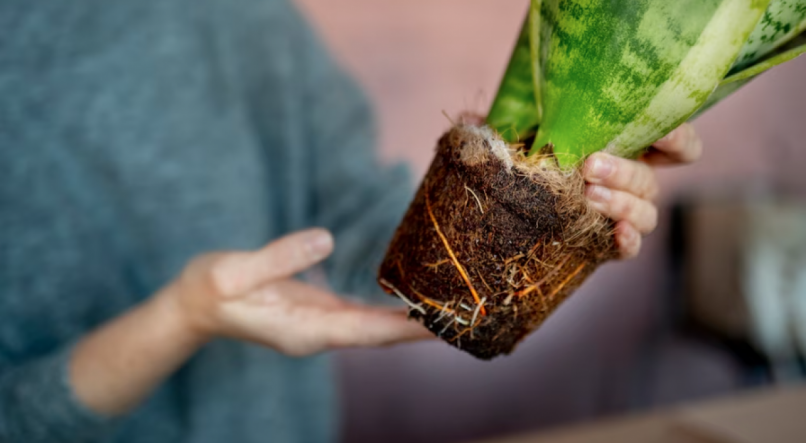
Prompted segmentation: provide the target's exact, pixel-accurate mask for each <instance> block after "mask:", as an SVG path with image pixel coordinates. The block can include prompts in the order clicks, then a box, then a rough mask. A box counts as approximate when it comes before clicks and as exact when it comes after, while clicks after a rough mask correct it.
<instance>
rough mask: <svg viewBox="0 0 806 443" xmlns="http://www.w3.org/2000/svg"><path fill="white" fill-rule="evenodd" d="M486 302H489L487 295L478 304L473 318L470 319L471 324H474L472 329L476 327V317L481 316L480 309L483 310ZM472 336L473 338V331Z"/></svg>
mask: <svg viewBox="0 0 806 443" xmlns="http://www.w3.org/2000/svg"><path fill="white" fill-rule="evenodd" d="M485 302H487V297H484V298H482V299H481V303H479V304H478V305H476V310H475V311H473V318H471V319H470V324H471V325H473V326H471V329H475V327H476V319H477V318H478V316H479V311H480V310H481V308H483V307H484V303H485ZM470 338H473V331H470Z"/></svg>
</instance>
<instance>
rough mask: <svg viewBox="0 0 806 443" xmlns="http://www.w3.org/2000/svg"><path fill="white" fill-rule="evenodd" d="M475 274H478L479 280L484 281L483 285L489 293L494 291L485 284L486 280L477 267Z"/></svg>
mask: <svg viewBox="0 0 806 443" xmlns="http://www.w3.org/2000/svg"><path fill="white" fill-rule="evenodd" d="M476 275H478V276H479V280H481V282H482V283H484V286H485V287H486V288H487V290H488V291H490V294H492V293H493V292H494V291H493V288H491V287H490V285H488V284H487V281H486V280H484V276H483V275H481V272H479V270H478V269H476Z"/></svg>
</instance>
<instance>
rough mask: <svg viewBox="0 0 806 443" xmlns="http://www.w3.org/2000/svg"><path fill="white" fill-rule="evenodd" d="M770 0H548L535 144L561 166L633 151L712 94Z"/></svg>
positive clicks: (543, 11) (624, 155)
mask: <svg viewBox="0 0 806 443" xmlns="http://www.w3.org/2000/svg"><path fill="white" fill-rule="evenodd" d="M768 3H769V1H760V0H678V1H674V2H671V1H667V0H621V1H609V2H602V1H597V0H562V1H560V0H545V1H544V2H543V8H542V10H541V13H542V14H541V15H542V17H543V23H542V25H543V26H545V27H546V28H547V29H550V30H551V32H550V34H549V37H548V41H547V42H542V44H545V45H548V55H547V59H546V61H545V63H544V65H543V75H544V82H545V89H544V91H543V108H544V115H543V122H542V125H541V127H540V129H539V132H538V136H537V141H536V143H535V147H534V149H540V147H542V146H543V145H545V144H549V143H550V144H552V145H553V146H554V153H555V155H556V157H557V160H558V162H559V163H560V165H561V166H562V167H564V168H568V167H573V166H575V165H577V164H579V162H581V160H582V159H584V158H585V157H586V156H587V155H589V154H591V153H593V152H596V151H601V150H607V151H608V152H611V153H613V154H616V155H619V156H623V157H634V156H636V155H638V154H639V153H640V152H642V150H643V149H644V148H645V147H646V146H648V145H649V144H651V143H652V142H654V141H655V140H657V139H658V138H660V137H662V136H663V135H664V134H666V133H668V132H669V131H670V130H672V129H673V128H675V127H676V126H677V125H679V124H680V123H682V122H683V121H685V120H686V119H687V118H688V117H689V116H690V115H691V114H693V113H694V111H696V110H697V108H699V107H700V106H701V105H702V104H703V103H704V102H705V100H706V99H707V98H708V96H709V95H711V93H712V92H713V91H714V89H715V88H716V86H717V85H718V84H719V82H720V80H721V79H722V78H723V77H724V76H725V74H726V73H727V72H728V69H729V68H730V67H731V65H732V64H733V61H734V60H735V58H736V55H737V54H738V53H739V50H740V49H741V48H742V46H743V43H744V42H745V41H746V40H747V37H748V36H749V35H750V33H751V31H752V30H753V29H754V27H755V25H756V24H757V23H758V21H759V19H760V17H761V15H762V13H763V12H764V10H765V9H766V7H767V5H768ZM544 35H545V34H544Z"/></svg>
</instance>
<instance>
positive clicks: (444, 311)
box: [434, 303, 450, 323]
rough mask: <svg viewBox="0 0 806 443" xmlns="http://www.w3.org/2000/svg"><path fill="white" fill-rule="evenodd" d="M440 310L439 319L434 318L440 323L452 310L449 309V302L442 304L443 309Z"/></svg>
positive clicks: (435, 321)
mask: <svg viewBox="0 0 806 443" xmlns="http://www.w3.org/2000/svg"><path fill="white" fill-rule="evenodd" d="M439 312H440V314H439V317H437V319H436V320H434V323H439V321H440V320H442V319H443V318H445V316H446V315H448V314H450V311H449V310H448V304H447V303H445V304H444V305H442V310H441V311H439Z"/></svg>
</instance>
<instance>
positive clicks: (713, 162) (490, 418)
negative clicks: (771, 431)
mask: <svg viewBox="0 0 806 443" xmlns="http://www.w3.org/2000/svg"><path fill="white" fill-rule="evenodd" d="M298 3H299V4H300V7H301V8H302V9H303V11H304V12H305V13H306V14H307V16H308V17H309V18H310V20H311V21H312V22H313V23H314V25H315V26H316V27H317V28H318V29H319V31H320V34H322V36H323V37H324V38H325V40H326V41H327V43H328V45H329V47H330V48H331V50H332V51H333V52H334V53H335V55H336V57H337V58H338V59H339V60H340V62H341V64H342V65H343V66H344V67H345V68H347V69H348V70H349V71H350V72H351V73H352V74H353V75H355V76H356V77H357V78H358V79H359V81H360V82H361V83H362V84H363V86H364V88H365V89H366V90H367V91H368V92H369V94H370V96H371V97H372V99H373V101H374V104H375V106H376V109H377V111H378V115H379V122H380V134H381V138H380V145H379V147H378V149H379V150H380V152H381V155H382V157H383V158H384V160H385V161H397V160H405V161H408V162H410V163H411V164H412V165H413V168H414V170H415V172H416V176H417V178H419V177H421V176H422V174H423V173H424V171H425V168H426V166H427V165H428V162H429V161H430V159H431V155H432V152H433V147H434V145H435V142H436V140H437V138H438V137H439V136H440V134H441V133H442V132H443V131H445V130H446V129H447V128H448V126H449V122H448V120H447V118H446V117H445V116H443V114H442V112H443V111H445V112H446V113H447V114H448V115H456V114H458V113H460V112H462V111H466V110H471V111H479V112H485V111H486V109H487V107H488V105H489V103H490V100H491V98H492V97H493V95H494V94H495V91H496V88H497V82H498V80H499V79H500V77H501V75H502V74H503V71H504V68H505V64H506V61H507V59H508V57H509V52H510V49H511V47H512V46H513V43H514V41H515V37H516V34H517V31H518V28H519V26H520V23H521V20H522V18H523V16H524V13H525V11H526V7H527V4H528V2H527V1H526V0H509V1H506V2H502V1H498V0H429V1H427V2H426V1H411V0H408V1H405V0H384V1H382V2H379V1H372V0H298ZM804 80H806V57H801V58H800V59H798V60H796V61H794V62H791V63H789V64H786V65H784V66H782V67H779V68H776V69H774V70H772V71H771V72H769V73H767V74H765V75H763V76H762V77H761V78H759V79H757V80H755V81H754V82H752V83H751V84H750V85H749V86H747V87H745V88H744V89H742V90H741V91H740V92H739V93H737V94H735V95H734V96H732V97H730V98H729V99H727V100H726V101H724V102H722V103H721V104H719V105H718V106H717V107H715V108H713V109H712V110H711V111H709V112H708V113H706V114H705V115H704V116H703V117H701V118H700V119H699V120H698V121H697V122H696V123H695V126H696V127H697V129H698V130H699V133H700V135H701V137H702V139H703V140H704V144H705V155H704V157H703V158H702V160H701V161H700V162H698V163H697V164H695V165H692V166H688V167H683V168H678V169H670V170H664V171H661V172H660V173H659V175H660V180H661V183H662V186H663V195H662V197H661V201H660V204H661V207H662V217H661V223H660V228H659V229H658V230H657V232H656V233H654V234H652V235H651V236H650V237H648V238H647V239H646V240H645V243H644V248H643V251H642V253H641V255H640V257H639V258H638V259H636V260H633V261H630V262H624V263H615V264H610V265H607V266H605V267H604V268H602V269H601V270H600V271H599V272H598V273H597V274H596V275H594V277H593V278H592V279H590V280H589V281H588V283H587V284H585V285H584V287H583V288H582V290H580V291H579V292H578V293H576V294H575V296H574V297H573V298H572V299H571V300H569V301H568V302H566V304H565V305H564V306H563V308H562V309H560V311H559V312H557V313H556V314H555V315H554V316H553V317H552V318H551V319H550V320H549V321H548V322H547V323H546V324H545V325H544V326H543V327H542V328H541V329H540V331H539V332H538V333H536V334H533V335H532V336H531V337H530V338H529V339H527V340H526V342H524V343H523V344H522V345H521V346H520V348H519V349H518V350H517V352H516V353H515V354H514V355H512V356H510V357H506V358H499V359H497V360H495V361H493V362H491V363H490V362H479V361H476V360H474V359H473V358H472V357H470V356H468V355H465V354H463V353H461V352H458V351H456V350H454V349H453V348H449V347H448V346H447V345H444V344H442V343H428V344H418V345H412V346H405V347H398V348H395V349H391V350H372V351H350V352H344V353H342V354H341V356H340V377H341V387H342V393H343V401H344V403H345V404H344V407H345V410H346V422H345V424H344V430H343V440H344V441H345V442H356V443H357V442H380V441H382V442H410V441H417V442H443V443H444V442H458V441H467V440H472V439H478V438H485V437H489V436H494V435H501V434H511V433H518V432H524V431H534V430H543V429H546V428H550V427H555V426H559V425H566V424H571V423H576V422H580V421H584V420H590V419H593V418H598V417H602V416H611V415H617V414H623V413H627V412H634V411H639V410H645V409H649V408H657V407H661V406H668V405H671V404H677V403H679V402H683V401H690V400H696V399H702V398H705V397H710V396H717V395H720V394H726V393H730V392H733V391H737V390H742V389H747V388H750V387H754V386H759V385H768V384H773V383H775V384H784V383H789V382H792V381H795V380H798V379H801V378H803V374H804V365H803V357H802V355H803V349H804V343H806V339H804V337H805V336H806V335H804V330H805V329H806V274H805V273H804V272H805V271H804V270H806V253H804V251H806V246H804V242H805V241H806V240H804V238H806V233H804V230H806V213H805V212H806V211H804V204H803V202H804V196H806V173H804V171H803V169H804V167H806V146H804V140H806V87H804V86H803V84H804ZM798 319H801V320H803V321H801V322H799V321H798Z"/></svg>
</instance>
